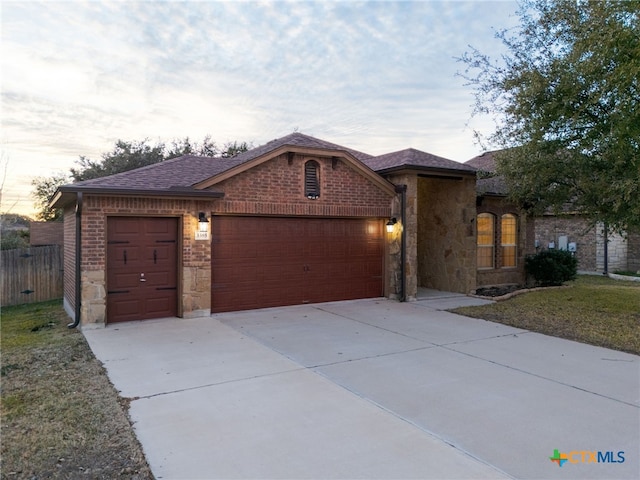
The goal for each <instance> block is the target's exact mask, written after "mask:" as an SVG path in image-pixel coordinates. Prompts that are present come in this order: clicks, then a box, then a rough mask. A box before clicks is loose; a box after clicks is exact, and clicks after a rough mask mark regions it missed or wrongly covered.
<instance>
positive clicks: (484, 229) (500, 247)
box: [465, 152, 536, 287]
mask: <svg viewBox="0 0 640 480" xmlns="http://www.w3.org/2000/svg"><path fill="white" fill-rule="evenodd" d="M495 153H496V152H485V153H483V154H482V155H479V156H477V157H474V158H472V159H471V160H469V161H468V162H466V163H465V165H470V166H472V167H474V168H476V169H477V170H478V181H477V184H476V190H477V200H476V208H477V227H476V228H477V231H478V234H477V237H476V239H477V254H478V260H477V268H478V273H477V277H476V281H477V285H478V287H482V286H494V285H505V284H518V285H522V284H524V283H525V282H526V273H525V269H524V259H525V256H526V255H528V254H531V253H535V246H534V245H535V243H534V238H535V232H534V228H535V223H536V222H535V221H534V219H533V218H532V217H529V216H527V215H525V214H524V213H523V212H522V211H520V210H519V209H518V207H517V206H516V205H514V204H512V203H510V202H509V201H508V200H507V194H508V189H507V185H506V183H505V181H504V178H503V177H502V176H500V175H497V174H496V163H495V158H494V154H495Z"/></svg>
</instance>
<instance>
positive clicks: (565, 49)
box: [459, 0, 640, 230]
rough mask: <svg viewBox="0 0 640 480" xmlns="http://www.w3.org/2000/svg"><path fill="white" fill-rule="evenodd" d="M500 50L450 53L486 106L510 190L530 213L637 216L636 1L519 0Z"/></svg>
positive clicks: (480, 110)
mask: <svg viewBox="0 0 640 480" xmlns="http://www.w3.org/2000/svg"><path fill="white" fill-rule="evenodd" d="M518 15H519V17H520V21H521V25H520V26H519V27H518V28H517V29H516V30H514V31H509V30H502V31H499V32H498V33H497V34H496V37H497V38H498V39H500V40H501V41H502V43H503V45H504V46H505V47H506V50H507V53H506V54H504V55H502V56H501V58H499V59H492V58H491V57H489V56H488V55H485V54H483V53H481V52H479V51H478V50H477V49H473V47H471V52H467V53H465V54H464V55H463V56H462V57H461V58H460V59H459V60H460V61H462V62H463V63H465V64H466V70H465V72H464V73H463V74H461V75H462V76H463V77H464V78H466V79H467V80H468V81H469V83H470V84H471V85H472V86H474V88H475V100H476V103H475V108H474V111H473V114H474V115H478V114H489V115H492V116H493V119H494V121H495V131H494V132H493V133H492V134H491V135H490V136H489V137H488V139H489V141H490V142H491V143H492V144H493V145H496V146H498V147H499V148H502V149H504V150H503V151H502V152H501V153H500V154H498V155H496V160H497V169H498V173H501V174H503V175H504V176H505V179H506V182H507V184H508V186H509V188H510V192H511V199H512V200H513V201H515V202H517V203H518V204H519V205H520V206H522V207H523V208H525V209H527V210H529V211H530V212H532V213H540V212H542V211H544V210H545V209H548V208H551V209H553V210H554V211H556V212H561V211H563V210H566V208H567V206H568V205H570V208H571V210H572V211H576V212H579V213H582V214H584V215H585V216H586V217H587V218H589V219H590V220H591V221H592V223H596V222H605V224H607V225H608V226H609V227H610V229H612V230H623V229H625V228H627V227H630V226H640V79H639V75H638V72H640V1H638V0H631V1H626V2H622V1H613V0H603V1H590V0H585V1H582V0H578V1H572V2H569V1H562V2H551V1H545V0H524V1H523V2H522V4H521V6H520V10H519V12H518Z"/></svg>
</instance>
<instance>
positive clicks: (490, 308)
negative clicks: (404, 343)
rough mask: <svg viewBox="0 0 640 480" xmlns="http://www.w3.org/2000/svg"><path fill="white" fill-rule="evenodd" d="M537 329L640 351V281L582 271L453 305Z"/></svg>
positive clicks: (461, 310)
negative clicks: (555, 284)
mask: <svg viewBox="0 0 640 480" xmlns="http://www.w3.org/2000/svg"><path fill="white" fill-rule="evenodd" d="M453 312H455V313H459V314H461V315H467V316H470V317H476V318H483V319H485V320H490V321H492V322H499V323H504V324H506V325H512V326H514V327H518V328H524V329H527V330H531V331H534V332H539V333H544V334H546V335H553V336H556V337H561V338H567V339H570V340H576V341H579V342H583V343H589V344H592V345H598V346H602V347H607V348H612V349H615V350H621V351H625V352H630V353H635V354H640V283H639V282H626V281H618V280H612V279H610V278H607V277H604V276H592V275H580V276H578V278H577V279H576V280H575V281H573V282H568V283H567V286H566V287H560V288H549V289H544V290H539V291H535V292H530V293H523V294H521V295H517V296H515V297H513V298H511V299H509V300H505V301H501V302H497V303H495V304H492V305H485V306H482V307H464V308H458V309H455V310H453Z"/></svg>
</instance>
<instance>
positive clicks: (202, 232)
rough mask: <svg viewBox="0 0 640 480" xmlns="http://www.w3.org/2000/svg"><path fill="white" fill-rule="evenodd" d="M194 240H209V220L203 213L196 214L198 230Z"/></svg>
mask: <svg viewBox="0 0 640 480" xmlns="http://www.w3.org/2000/svg"><path fill="white" fill-rule="evenodd" d="M195 238H196V240H209V220H207V214H206V213H204V212H199V213H198V230H197V231H196V236H195Z"/></svg>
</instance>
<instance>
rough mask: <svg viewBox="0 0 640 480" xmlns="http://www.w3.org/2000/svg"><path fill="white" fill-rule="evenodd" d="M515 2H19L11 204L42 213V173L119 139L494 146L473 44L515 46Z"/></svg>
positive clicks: (5, 57)
mask: <svg viewBox="0 0 640 480" xmlns="http://www.w3.org/2000/svg"><path fill="white" fill-rule="evenodd" d="M516 9H517V4H516V3H515V2H513V1H480V0H476V1H435V0H434V1H429V0H422V1H402V2H392V1H376V2H355V1H304V0H302V1H300V0H299V1H292V2H285V1H273V2H266V1H265V2H247V1H197V2H187V1H158V0H156V1H145V2H142V1H124V2H123V1H87V2H80V1H65V2H52V1H44V2H34V1H21V2H12V1H3V2H1V3H0V17H1V22H2V24H1V33H0V35H1V43H0V56H1V60H0V62H1V68H2V70H1V75H2V78H1V91H0V93H1V103H0V108H1V109H0V119H1V122H2V123H1V127H2V128H1V138H0V140H1V161H0V167H1V170H0V182H2V181H4V185H3V188H2V193H3V195H2V199H1V204H0V211H1V212H10V213H21V214H27V215H33V214H34V213H35V210H34V206H33V201H34V200H33V197H32V191H33V187H32V185H31V182H32V181H33V179H34V178H35V177H38V176H41V177H49V176H52V175H54V174H61V173H68V172H69V169H70V168H72V167H74V166H75V165H76V162H77V160H78V158H79V157H80V156H86V157H89V158H91V159H94V160H99V159H100V158H101V154H102V153H104V152H109V151H111V150H112V149H113V147H114V144H115V142H116V141H117V140H118V139H122V140H128V141H131V140H144V139H149V140H150V141H151V142H152V143H155V142H159V141H164V142H167V143H170V141H171V140H173V139H176V138H184V137H187V136H188V137H189V138H190V139H192V140H195V141H201V140H202V139H203V138H204V137H205V135H210V136H211V139H212V140H214V141H215V142H216V143H217V144H218V145H222V144H224V143H226V142H230V141H239V142H242V141H246V142H249V143H252V144H253V145H254V146H258V145H262V144H264V143H266V142H268V141H270V140H273V139H275V138H279V137H282V136H285V135H288V134H289V133H292V132H293V131H299V132H301V133H304V134H307V135H311V136H314V137H318V138H321V139H323V140H327V141H330V142H333V143H337V144H339V145H343V146H346V147H350V148H353V149H356V150H360V151H363V152H366V153H369V154H372V155H380V154H383V153H390V152H394V151H397V150H402V149H405V148H416V149H419V150H423V151H425V152H429V153H432V154H435V155H440V156H443V157H445V158H449V159H451V160H455V161H459V162H464V161H467V160H469V159H470V158H472V157H474V156H476V155H478V154H479V153H481V152H482V148H481V147H480V146H479V145H477V144H476V143H475V141H474V134H473V132H474V129H475V130H479V131H481V132H483V133H491V126H492V125H491V122H490V119H488V118H481V117H473V118H472V115H471V114H472V110H473V103H474V97H473V88H472V87H471V86H469V85H466V83H467V82H466V81H465V80H464V79H463V78H461V77H460V76H457V75H456V73H457V72H462V71H464V68H465V65H464V64H462V63H460V62H458V61H457V60H456V57H460V56H461V55H462V54H463V53H464V52H466V51H469V50H470V47H469V46H470V45H471V46H473V47H475V48H477V49H479V50H480V51H482V52H483V53H488V54H490V55H491V56H497V55H499V53H500V51H501V47H502V45H501V43H500V41H499V40H497V39H495V37H494V33H495V31H496V30H501V29H503V28H510V27H513V26H515V25H517V23H518V19H517V17H516V15H515V11H516Z"/></svg>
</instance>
